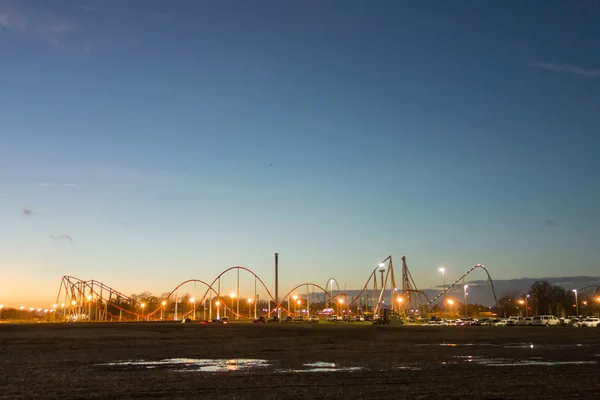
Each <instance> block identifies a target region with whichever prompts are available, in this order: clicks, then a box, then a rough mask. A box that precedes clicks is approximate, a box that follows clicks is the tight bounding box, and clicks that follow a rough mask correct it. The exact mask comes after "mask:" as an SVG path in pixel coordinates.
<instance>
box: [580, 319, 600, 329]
mask: <svg viewBox="0 0 600 400" xmlns="http://www.w3.org/2000/svg"><path fill="white" fill-rule="evenodd" d="M599 324H600V319H599V318H596V317H588V318H586V319H584V320H581V321H579V322H577V323H576V324H575V326H578V327H582V328H597V327H598V325H599Z"/></svg>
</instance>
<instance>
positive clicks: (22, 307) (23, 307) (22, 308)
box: [19, 306, 25, 319]
mask: <svg viewBox="0 0 600 400" xmlns="http://www.w3.org/2000/svg"><path fill="white" fill-rule="evenodd" d="M19 308H20V309H21V319H23V310H24V309H25V306H21V307H19Z"/></svg>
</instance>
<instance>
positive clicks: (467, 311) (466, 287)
mask: <svg viewBox="0 0 600 400" xmlns="http://www.w3.org/2000/svg"><path fill="white" fill-rule="evenodd" d="M468 288H469V285H465V286H464V291H465V318H469V310H468V308H467V305H468V303H467V296H468V295H469V293H467V289H468Z"/></svg>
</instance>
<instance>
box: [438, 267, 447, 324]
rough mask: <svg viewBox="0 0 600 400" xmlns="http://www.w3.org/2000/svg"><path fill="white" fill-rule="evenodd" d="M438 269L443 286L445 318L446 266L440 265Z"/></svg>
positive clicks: (445, 312)
mask: <svg viewBox="0 0 600 400" xmlns="http://www.w3.org/2000/svg"><path fill="white" fill-rule="evenodd" d="M439 271H440V272H441V273H442V282H443V285H444V286H443V288H444V300H443V301H444V318H446V314H447V311H446V268H444V267H441V268H440V269H439Z"/></svg>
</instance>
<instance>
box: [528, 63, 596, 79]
mask: <svg viewBox="0 0 600 400" xmlns="http://www.w3.org/2000/svg"><path fill="white" fill-rule="evenodd" d="M530 66H532V67H535V68H541V69H545V70H548V71H555V72H566V73H569V74H576V75H584V76H589V77H593V78H597V77H600V68H584V67H580V66H577V65H569V64H556V63H533V64H530Z"/></svg>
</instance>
